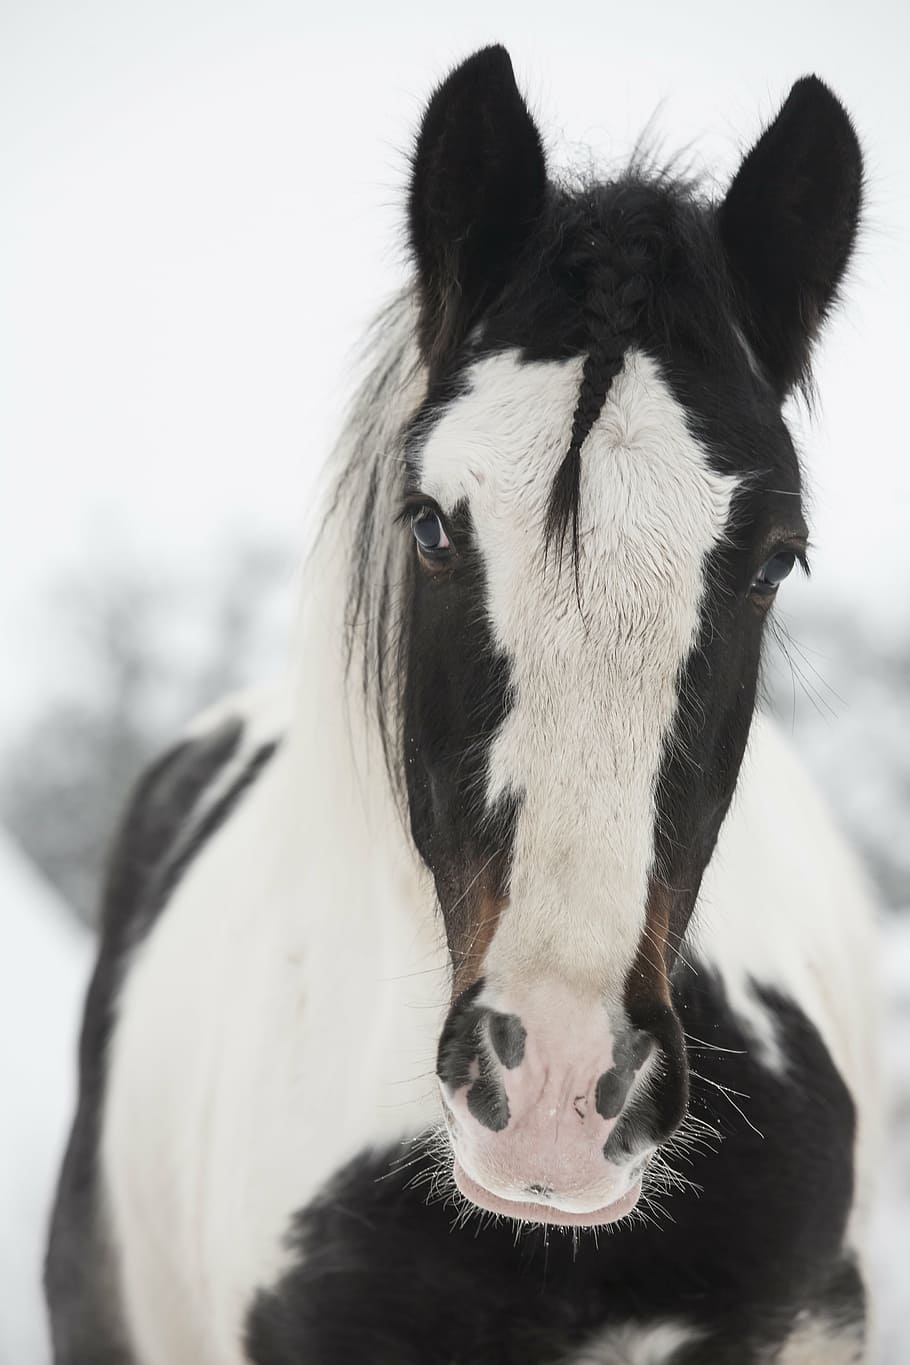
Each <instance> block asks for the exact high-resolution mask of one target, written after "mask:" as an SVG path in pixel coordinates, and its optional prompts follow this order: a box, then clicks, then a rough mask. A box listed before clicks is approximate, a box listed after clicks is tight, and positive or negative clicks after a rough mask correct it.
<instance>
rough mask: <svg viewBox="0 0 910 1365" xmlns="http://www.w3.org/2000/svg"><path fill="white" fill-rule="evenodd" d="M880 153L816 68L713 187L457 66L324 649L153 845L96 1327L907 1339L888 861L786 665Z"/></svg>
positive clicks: (93, 1094)
mask: <svg viewBox="0 0 910 1365" xmlns="http://www.w3.org/2000/svg"><path fill="white" fill-rule="evenodd" d="M862 166H863V163H862V155H861V150H860V146H859V142H858V139H857V135H856V133H855V130H854V128H853V125H852V123H851V120H850V118H849V116H848V114H847V113H846V112H845V110H844V108H843V107H842V105H841V104H840V102H839V101H838V99H837V98H836V97H835V96H834V94H833V93H832V92H831V91H830V90H829V89H828V88H827V86H826V85H825V84H824V83H823V82H822V81H821V80H820V79H818V78H817V77H815V76H808V77H804V78H802V79H800V80H798V81H797V82H796V83H795V85H794V86H793V88H792V90H791V92H790V94H789V96H788V97H787V99H786V101H785V103H784V104H783V105H782V107H781V109H780V111H779V112H778V114H777V116H776V117H775V118H774V119H773V121H772V122H771V123H770V124H769V125H768V126H767V127H766V128H765V129H764V131H762V132H761V133H760V135H759V136H758V138H757V141H756V142H755V144H754V145H753V146H752V148H751V150H750V151H748V154H746V155H745V156H744V158H743V159H742V161H741V164H740V165H739V167H738V169H737V170H736V172H735V174H734V176H733V178H732V180H731V181H730V183H729V186H728V188H727V189H726V192H725V193H724V194H723V195H722V197H721V196H720V195H719V194H718V193H717V192H713V191H709V190H707V189H706V187H705V185H704V184H703V183H699V182H698V181H697V180H695V179H693V178H692V177H691V176H687V175H684V174H682V173H679V172H678V171H677V170H675V169H674V166H673V165H672V164H671V165H669V166H664V165H658V164H656V161H655V158H654V157H649V156H648V155H646V154H645V153H643V152H642V153H639V154H636V155H635V156H634V157H633V158H632V159H631V160H630V162H629V163H628V164H627V165H625V166H624V167H623V168H622V170H621V171H620V172H619V173H617V174H616V175H615V176H613V177H612V178H610V179H596V178H592V177H591V176H590V175H589V176H587V177H578V178H574V179H573V178H572V177H571V176H569V175H563V176H562V177H561V178H560V177H558V176H556V175H555V174H553V173H552V172H551V170H550V169H549V167H548V164H547V159H546V156H545V154H544V150H543V145H542V141H541V135H540V132H539V129H538V126H537V124H536V122H535V121H534V119H533V117H532V115H531V113H530V112H529V109H528V106H527V104H526V102H525V99H524V97H523V95H522V94H521V92H520V90H519V88H518V85H517V83H516V80H515V76H514V73H513V68H512V64H511V61H510V58H509V56H508V54H507V52H506V51H505V49H503V48H502V47H498V46H497V47H489V48H486V49H483V50H482V51H479V52H477V53H475V54H474V55H473V56H471V57H469V58H468V59H467V60H466V61H464V62H463V63H462V64H461V65H459V66H457V67H456V68H455V69H454V70H453V71H452V72H451V73H450V74H449V75H448V77H447V78H446V79H445V80H444V81H443V82H442V83H441V84H440V85H439V86H438V87H437V88H436V89H435V91H434V93H433V94H432V96H431V98H430V99H429V101H428V103H427V105H426V108H425V111H424V114H423V117H422V120H421V123H420V127H419V131H418V135H417V138H416V142H415V146H414V150H413V155H412V160H411V163H410V180H409V185H408V192H407V224H408V238H409V244H410V251H411V259H412V262H413V278H412V279H411V281H410V283H408V284H407V285H406V287H405V288H404V289H403V290H402V292H401V293H399V294H398V295H397V296H396V297H395V298H394V299H393V300H392V301H391V303H390V304H389V305H388V306H387V308H386V310H385V312H384V313H383V314H382V315H381V316H380V318H379V320H378V322H377V324H376V327H375V329H374V332H373V336H372V341H371V344H370V346H371V348H370V352H369V354H370V357H371V359H370V363H369V365H368V366H367V368H366V377H365V379H363V381H362V384H361V388H360V390H359V393H358V396H357V397H356V400H355V401H354V402H353V403H352V406H351V409H350V412H349V415H348V418H347V421H346V425H345V427H344V430H343V433H342V436H341V438H340V442H339V445H338V447H337V449H336V451H335V454H334V456H333V457H332V459H331V461H330V462H329V466H328V470H329V474H328V482H327V495H326V505H325V508H324V515H323V516H322V519H321V520H320V522H319V528H318V533H317V534H316V536H315V538H314V543H313V545H312V546H311V550H310V552H309V556H308V558H307V561H306V566H305V571H304V575H303V578H304V585H303V592H302V606H301V610H300V618H299V627H298V644H299V649H298V651H297V656H296V657H297V662H296V664H295V666H294V668H293V669H292V670H291V671H290V676H289V678H288V679H287V680H285V681H284V682H282V683H279V684H278V685H276V686H274V687H266V688H263V689H260V690H256V691H251V692H248V693H244V694H242V695H239V696H234V697H230V698H227V699H226V700H224V701H223V702H221V703H219V704H217V705H216V706H214V707H213V708H212V709H211V710H210V711H209V712H208V713H206V714H205V715H204V716H202V717H200V718H199V719H198V720H197V721H195V722H194V723H193V724H192V725H191V726H190V727H189V729H188V730H187V731H186V733H185V734H184V735H183V736H182V738H180V739H179V741H178V742H177V743H176V744H175V745H174V747H173V748H171V749H170V750H169V751H168V752H167V753H165V754H164V756H163V757H161V758H160V759H159V760H158V761H157V762H156V763H155V764H154V766H152V767H151V769H150V770H149V771H148V772H147V773H146V774H145V775H144V777H143V778H142V779H141V781H140V783H139V785H138V788H137V790H136V792H135V794H134V796H133V799H132V802H131V804H130V806H129V809H128V811H127V813H126V815H125V818H124V821H123V824H122V828H121V830H120V833H119V836H118V838H117V841H116V845H115V848H114V852H113V854H112V857H111V862H110V867H109V873H108V878H107V884H106V891H105V895H104V904H103V916H102V924H103V927H102V934H101V940H100V950H99V955H98V961H97V968H96V971H95V974H94V978H93V981H92V983H91V986H90V990H89V995H88V999H87V1004H86V1010H85V1018H84V1027H83V1033H82V1038H81V1044H80V1093H79V1101H78V1110H77V1114H76V1117H75V1121H74V1125H73V1128H72V1133H71V1138H70V1142H69V1147H68V1150H67V1153H66V1156H65V1160H64V1164H63V1169H62V1173H61V1177H60V1182H59V1188H58V1193H57V1200H56V1207H55V1211H54V1215H53V1219H52V1229H51V1234H50V1241H49V1250H48V1258H47V1266H46V1289H47V1297H48V1302H49V1308H50V1317H51V1323H52V1336H53V1341H54V1350H55V1359H56V1362H57V1365H190V1362H192V1365H241V1363H242V1362H243V1363H245V1365H251V1363H252V1365H292V1362H293V1365H300V1363H301V1362H306V1365H335V1362H340V1363H341V1365H344V1363H345V1362H370V1365H455V1363H456V1362H457V1363H458V1365H468V1362H470V1365H485V1363H487V1362H495V1363H496V1365H518V1362H521V1365H553V1363H555V1362H565V1363H566V1365H569V1363H571V1365H582V1362H591V1363H598V1362H599V1363H600V1365H658V1363H660V1365H670V1363H671V1362H672V1365H765V1362H775V1363H776V1365H821V1362H824V1365H847V1362H859V1361H862V1360H864V1359H866V1358H867V1350H868V1347H867V1341H868V1330H867V1318H868V1311H867V1306H866V1303H867V1286H866V1269H865V1259H864V1258H865V1255H866V1252H865V1237H866V1234H865V1225H866V1211H867V1208H868V1205H869V1200H870V1188H871V1180H872V1173H873V1168H874V1165H875V1157H874V1132H875V1127H876V1113H877V1109H876V1098H875V1045H874V1037H873V1032H874V1030H873V1026H872V1021H873V1019H874V1013H875V1011H874V999H875V991H874V985H873V981H872V974H871V970H870V962H871V960H872V954H873V907H872V898H871V896H870V894H869V892H868V890H867V887H866V884H865V881H864V877H863V874H862V872H861V871H860V870H859V869H858V866H857V864H856V863H855V862H854V859H853V857H852V854H851V852H850V850H849V848H848V847H847V846H846V843H845V840H844V839H843V838H842V836H841V835H840V834H839V833H838V832H837V830H836V828H835V826H834V824H833V822H832V819H831V817H830V816H829V814H828V811H827V807H826V805H825V803H824V800H823V799H822V797H821V796H820V795H819V793H818V792H817V791H816V790H815V788H814V787H813V785H812V783H811V782H810V780H809V778H808V777H807V776H806V774H805V773H804V772H803V770H802V768H801V767H800V765H799V763H798V762H797V760H796V759H795V757H794V756H793V755H792V753H791V750H790V748H789V746H788V744H787V743H786V742H785V740H784V739H783V738H782V737H781V735H780V733H779V732H778V730H777V729H776V728H775V726H774V724H773V723H772V721H771V720H770V719H769V718H768V717H766V716H764V715H763V714H762V708H761V706H760V705H757V704H756V699H757V697H759V696H760V663H761V658H762V649H763V641H764V640H765V638H766V636H767V635H768V632H769V629H770V622H771V620H772V619H773V614H774V611H775V599H776V597H777V595H778V593H779V592H781V591H784V592H785V591H786V588H785V587H784V583H785V580H786V579H787V577H788V575H790V573H791V571H793V570H794V569H795V570H797V571H799V570H804V569H806V568H807V566H808V534H809V533H808V526H807V522H806V514H805V510H804V505H803V504H804V498H803V492H802V487H803V485H802V476H801V472H800V465H799V460H798V456H797V452H796V449H795V447H794V443H793V440H792V439H791V436H790V434H789V432H788V428H787V425H786V424H785V419H784V415H783V409H784V403H785V401H786V400H787V398H788V396H789V395H791V394H793V393H794V391H796V390H799V389H800V388H803V389H804V388H805V386H806V385H807V384H809V383H810V359H811V353H812V349H813V344H814V342H815V340H816V337H817V336H818V334H819V332H820V330H821V328H822V324H823V323H824V322H825V320H826V319H827V318H828V316H829V314H830V313H831V312H832V310H833V308H834V305H835V303H836V302H837V301H838V298H839V295H840V292H841V285H842V281H843V279H844V277H845V272H846V269H847V266H848V263H849V260H850V257H851V254H852V251H853V247H854V243H855V240H856V237H857V232H858V226H859V220H860V211H861V202H862V188H863V169H862Z"/></svg>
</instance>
